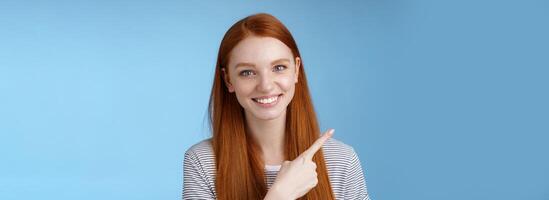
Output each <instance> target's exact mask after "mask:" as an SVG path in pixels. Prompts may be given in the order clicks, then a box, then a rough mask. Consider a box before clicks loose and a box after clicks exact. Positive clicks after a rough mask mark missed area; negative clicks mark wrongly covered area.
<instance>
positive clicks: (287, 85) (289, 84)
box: [279, 76, 295, 91]
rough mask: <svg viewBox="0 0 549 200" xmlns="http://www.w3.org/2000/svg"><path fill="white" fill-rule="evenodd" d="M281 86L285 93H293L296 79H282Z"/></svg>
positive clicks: (292, 77)
mask: <svg viewBox="0 0 549 200" xmlns="http://www.w3.org/2000/svg"><path fill="white" fill-rule="evenodd" d="M279 86H280V88H281V89H282V90H284V91H292V90H293V89H294V88H295V78H294V76H283V77H280V79H279Z"/></svg>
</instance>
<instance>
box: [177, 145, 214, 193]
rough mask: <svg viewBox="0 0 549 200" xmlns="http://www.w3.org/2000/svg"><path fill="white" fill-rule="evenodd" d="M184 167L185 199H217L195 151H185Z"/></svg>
mask: <svg viewBox="0 0 549 200" xmlns="http://www.w3.org/2000/svg"><path fill="white" fill-rule="evenodd" d="M183 168H184V169H183V200H187V199H212V200H213V199H215V197H214V194H213V192H212V188H210V187H209V186H208V184H207V181H206V174H205V172H204V171H203V170H202V167H201V165H200V162H199V160H198V158H197V156H196V154H195V153H194V151H192V150H189V151H187V152H186V153H185V160H184V166H183Z"/></svg>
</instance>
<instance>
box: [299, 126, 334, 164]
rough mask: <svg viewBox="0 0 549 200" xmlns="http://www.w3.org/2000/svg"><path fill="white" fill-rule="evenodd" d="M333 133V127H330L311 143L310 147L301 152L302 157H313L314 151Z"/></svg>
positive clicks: (307, 158)
mask: <svg viewBox="0 0 549 200" xmlns="http://www.w3.org/2000/svg"><path fill="white" fill-rule="evenodd" d="M333 134H334V129H330V130H328V131H327V132H326V133H324V135H322V136H321V137H320V138H318V139H317V140H316V141H315V143H313V145H311V147H309V148H308V149H307V150H305V151H304V152H303V153H302V156H303V158H305V159H306V160H311V159H313V156H314V155H315V153H316V152H317V151H318V150H319V149H320V148H322V145H323V144H324V142H326V140H328V138H330V137H332V135H333Z"/></svg>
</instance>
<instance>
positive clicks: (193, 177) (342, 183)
mask: <svg viewBox="0 0 549 200" xmlns="http://www.w3.org/2000/svg"><path fill="white" fill-rule="evenodd" d="M322 151H323V153H324V159H325V161H326V167H327V170H328V177H329V179H330V184H331V186H332V190H333V192H334V195H335V199H361V200H363V199H366V200H369V199H370V198H369V196H368V192H367V190H366V181H365V179H364V175H363V172H362V167H361V166H360V161H359V160H358V156H357V155H356V153H355V151H354V149H353V148H352V147H351V146H349V145H346V144H344V143H342V142H340V141H338V140H336V139H333V138H330V139H328V140H327V141H326V142H325V143H324V145H323V146H322ZM279 169H280V166H279V165H278V166H272V165H267V166H265V178H266V179H267V180H266V181H267V187H268V188H270V187H271V185H272V184H273V182H274V181H275V179H276V175H277V173H278V171H279ZM183 199H185V200H186V199H216V191H215V158H214V154H213V150H212V146H211V143H210V139H208V140H204V141H202V142H199V143H198V144H195V145H193V146H192V147H191V148H189V150H187V152H185V161H184V170H183Z"/></svg>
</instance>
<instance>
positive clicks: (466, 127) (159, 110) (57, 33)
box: [0, 0, 549, 200]
mask: <svg viewBox="0 0 549 200" xmlns="http://www.w3.org/2000/svg"><path fill="white" fill-rule="evenodd" d="M548 10H549V6H548V3H547V1H541V0H539V1H534V0H527V1H518V0H517V1H495V0H494V1H472V0H465V1H428V0H418V1H404V0H400V1H399V0H396V1H382V0H366V1H337V2H336V1H331V2H329V1H325V2H322V1H299V2H297V1H261V2H251V1H248V2H240V1H239V2H213V1H128V0H126V1H10V0H8V1H6V0H3V1H1V2H0V162H1V164H0V199H2V200H10V199H180V198H181V189H182V179H183V178H182V177H183V174H182V173H183V166H182V161H183V153H184V151H185V150H186V149H187V148H188V147H190V146H191V145H192V144H194V143H196V142H198V141H200V140H202V139H205V138H208V137H209V135H210V133H209V132H208V126H207V123H206V122H207V121H206V118H205V117H206V109H207V101H208V98H209V93H210V88H211V83H212V77H213V71H214V65H215V59H216V55H217V50H218V46H219V43H220V41H221V38H222V36H223V34H224V33H225V31H226V30H227V29H228V28H229V27H230V26H231V25H232V24H233V23H234V22H236V21H237V20H239V19H241V18H243V17H245V16H247V15H250V14H254V13H257V12H268V13H271V14H273V15H275V16H276V17H278V18H279V19H280V20H281V21H282V22H283V23H285V24H286V25H287V27H288V28H289V29H290V31H291V32H292V33H293V34H294V37H295V39H296V40H297V43H298V46H299V48H300V51H301V53H302V57H303V61H304V66H305V69H306V72H307V75H308V77H309V84H310V87H311V90H312V95H313V100H314V104H315V106H316V110H317V112H318V116H319V119H320V122H321V126H322V129H323V130H325V129H327V128H335V129H336V133H335V135H334V137H335V138H337V139H339V140H341V141H343V142H345V143H347V144H350V145H351V146H353V147H354V148H355V150H356V151H357V152H358V154H359V157H360V159H361V162H362V165H363V167H364V170H365V174H366V178H367V184H368V189H369V192H370V195H371V197H373V199H376V200H381V199H384V200H399V199H421V200H438V199H445V200H457V199H528V200H541V199H549V157H548V153H549V147H548V146H549V145H548V143H549V135H548V134H549V114H548V113H549V107H548V105H547V104H548V103H547V102H549V95H548V86H549V81H548V76H549V70H548V67H549V60H548V57H549V48H548V47H549V40H548V35H549V11H548Z"/></svg>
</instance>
